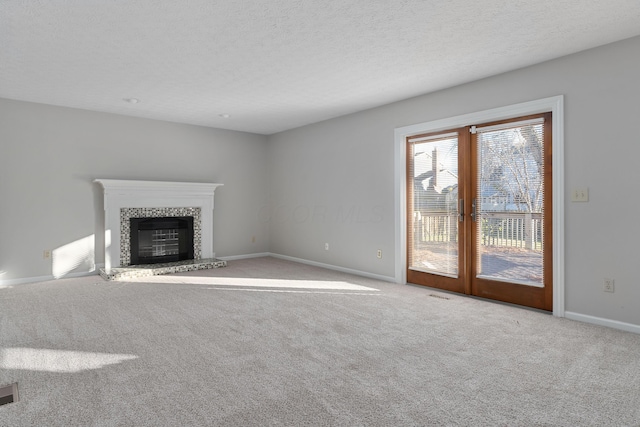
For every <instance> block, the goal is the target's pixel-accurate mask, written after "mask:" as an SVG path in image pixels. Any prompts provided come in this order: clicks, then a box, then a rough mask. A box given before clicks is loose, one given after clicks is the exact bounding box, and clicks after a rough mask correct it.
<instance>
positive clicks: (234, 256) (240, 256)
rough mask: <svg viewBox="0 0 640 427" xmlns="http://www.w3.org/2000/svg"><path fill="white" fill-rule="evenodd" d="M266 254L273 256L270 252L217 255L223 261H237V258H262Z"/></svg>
mask: <svg viewBox="0 0 640 427" xmlns="http://www.w3.org/2000/svg"><path fill="white" fill-rule="evenodd" d="M265 256H271V254H270V253H269V252H259V253H255V254H246V255H231V256H219V257H217V259H219V260H222V261H235V260H237V259H249V258H262V257H265Z"/></svg>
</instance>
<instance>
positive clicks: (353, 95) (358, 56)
mask: <svg viewBox="0 0 640 427" xmlns="http://www.w3.org/2000/svg"><path fill="white" fill-rule="evenodd" d="M639 34H640V1H639V0H606V1H604V0H449V1H443V0H180V1H176V0H172V1H168V0H0V97H2V98H9V99H17V100H24V101H32V102H39V103H45V104H53V105H62V106H68V107H74V108H83V109H87V110H95V111H104V112H110V113H117V114H124V115H130V116H136V117H147V118H152V119H159V120H167V121H174V122H181V123H189V124H196V125H203V126H210V127H218V128H225V129H233V130H241V131H247V132H255V133H260V134H272V133H276V132H279V131H282V130H286V129H291V128H295V127H299V126H302V125H305V124H309V123H314V122H318V121H322V120H326V119H329V118H332V117H337V116H341V115H344V114H348V113H352V112H356V111H360V110H364V109H367V108H372V107H376V106H379V105H383V104H387V103H390V102H393V101H398V100H402V99H406V98H409V97H412V96H416V95H420V94H424V93H428V92H432V91H435V90H439V89H443V88H446V87H450V86H454V85H457V84H461V83H464V82H469V81H472V80H477V79H479V78H483V77H486V76H490V75H495V74H498V73H502V72H505V71H509V70H513V69H516V68H521V67H524V66H527V65H531V64H535V63H539V62H542V61H545V60H549V59H552V58H556V57H560V56H563V55H567V54H570V53H573V52H578V51H581V50H584V49H588V48H591V47H595V46H599V45H603V44H606V43H610V42H614V41H617V40H621V39H625V38H629V37H632V36H636V35H639ZM123 98H138V99H140V102H139V103H137V104H130V103H127V102H125V101H123ZM221 114H229V115H230V117H229V118H226V119H225V118H222V117H220V115H221Z"/></svg>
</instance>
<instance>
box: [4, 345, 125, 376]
mask: <svg viewBox="0 0 640 427" xmlns="http://www.w3.org/2000/svg"><path fill="white" fill-rule="evenodd" d="M137 358H138V356H135V355H131V354H109V353H93V352H87V351H69V350H50V349H44V348H25V347H12V348H3V349H0V368H2V369H18V370H26V371H40V372H62V373H74V372H82V371H89V370H94V369H100V368H104V367H106V366H109V365H116V364H119V363H122V362H124V361H127V360H133V359H137Z"/></svg>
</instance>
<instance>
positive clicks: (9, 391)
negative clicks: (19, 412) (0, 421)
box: [0, 383, 18, 406]
mask: <svg viewBox="0 0 640 427" xmlns="http://www.w3.org/2000/svg"><path fill="white" fill-rule="evenodd" d="M17 401H18V383H13V384H9V385H6V386H2V387H0V406H2V405H7V404H9V403H14V402H17Z"/></svg>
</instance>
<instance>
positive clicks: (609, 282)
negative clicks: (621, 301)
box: [602, 279, 615, 292]
mask: <svg viewBox="0 0 640 427" xmlns="http://www.w3.org/2000/svg"><path fill="white" fill-rule="evenodd" d="M602 290H603V291H605V292H614V290H615V288H614V283H613V279H604V282H603V284H602Z"/></svg>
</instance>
